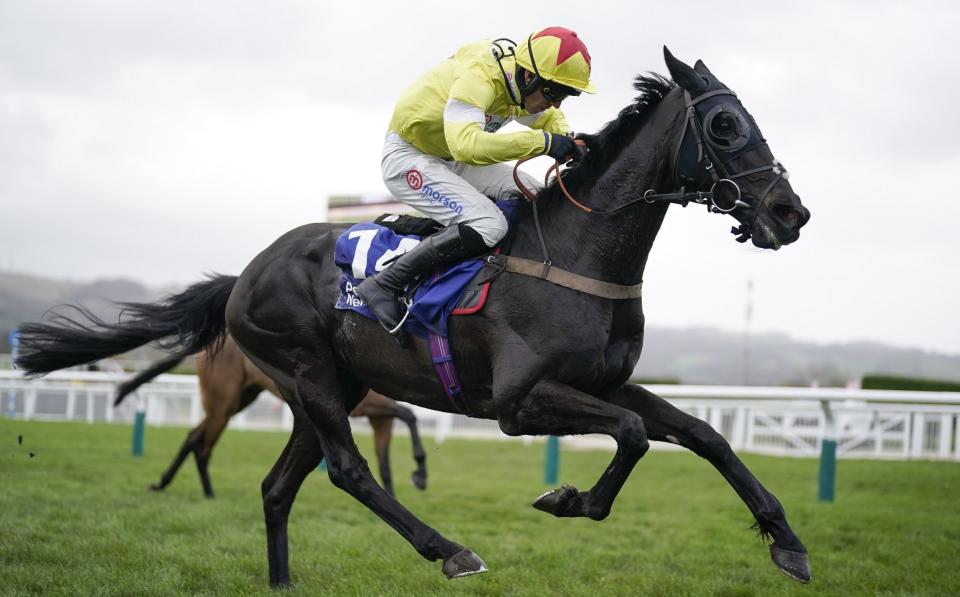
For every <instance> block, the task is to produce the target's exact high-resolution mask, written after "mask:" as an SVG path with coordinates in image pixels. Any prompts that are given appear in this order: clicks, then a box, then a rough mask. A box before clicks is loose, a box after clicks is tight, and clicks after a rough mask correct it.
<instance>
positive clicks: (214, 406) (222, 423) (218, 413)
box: [194, 385, 263, 498]
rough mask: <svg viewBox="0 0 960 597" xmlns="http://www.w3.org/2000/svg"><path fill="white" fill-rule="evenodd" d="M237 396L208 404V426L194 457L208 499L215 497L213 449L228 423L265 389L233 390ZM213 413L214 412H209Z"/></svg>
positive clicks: (211, 394)
mask: <svg viewBox="0 0 960 597" xmlns="http://www.w3.org/2000/svg"><path fill="white" fill-rule="evenodd" d="M233 390H234V391H235V392H236V395H235V396H234V395H232V394H231V395H228V396H226V398H227V400H220V401H219V402H212V401H211V402H208V404H207V408H208V413H207V418H206V421H205V423H206V425H205V429H204V433H203V443H202V445H200V446H199V447H198V449H197V450H196V451H194V457H195V459H196V461H197V472H198V473H199V474H200V484H201V485H202V486H203V494H204V495H205V496H207V497H208V498H212V497H214V493H213V483H212V482H211V481H210V471H209V467H210V458H211V457H212V456H213V447H214V446H215V445H216V444H217V440H219V439H220V436H221V435H223V432H224V430H225V429H226V428H227V423H229V422H230V419H232V418H233V417H234V415H236V414H237V413H239V412H240V411H242V410H243V409H245V408H247V407H248V406H250V403H251V402H253V401H254V400H256V398H257V396H259V395H260V392H262V391H263V389H262V388H261V387H260V386H255V385H254V386H249V387H247V388H244V389H243V390H242V391H240V390H236V389H233ZM217 395H219V394H216V393H214V391H213V390H207V391H206V392H205V396H207V397H211V396H212V397H216V396H217ZM209 411H213V412H209Z"/></svg>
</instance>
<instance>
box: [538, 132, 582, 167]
mask: <svg viewBox="0 0 960 597" xmlns="http://www.w3.org/2000/svg"><path fill="white" fill-rule="evenodd" d="M544 136H545V137H546V138H547V148H546V149H545V150H544V152H543V153H545V154H547V155H548V156H550V157H552V158H553V159H555V160H557V161H558V162H560V163H561V164H565V163H566V162H567V161H569V160H573V161H574V162H577V161H580V159H581V158H582V157H583V156H584V155H585V154H586V149H585V148H583V147H581V146H580V145H578V144H577V142H576V141H574V140H573V138H572V137H568V136H567V135H559V134H557V133H544Z"/></svg>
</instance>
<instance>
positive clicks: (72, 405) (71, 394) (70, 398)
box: [65, 384, 77, 421]
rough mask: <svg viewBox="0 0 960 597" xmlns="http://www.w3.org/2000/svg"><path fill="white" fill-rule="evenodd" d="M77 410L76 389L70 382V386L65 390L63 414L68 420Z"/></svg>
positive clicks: (71, 418)
mask: <svg viewBox="0 0 960 597" xmlns="http://www.w3.org/2000/svg"><path fill="white" fill-rule="evenodd" d="M76 410H77V390H76V388H74V387H73V384H70V388H69V389H68V390H67V408H66V413H65V416H66V417H67V420H68V421H72V420H73V415H74V414H76Z"/></svg>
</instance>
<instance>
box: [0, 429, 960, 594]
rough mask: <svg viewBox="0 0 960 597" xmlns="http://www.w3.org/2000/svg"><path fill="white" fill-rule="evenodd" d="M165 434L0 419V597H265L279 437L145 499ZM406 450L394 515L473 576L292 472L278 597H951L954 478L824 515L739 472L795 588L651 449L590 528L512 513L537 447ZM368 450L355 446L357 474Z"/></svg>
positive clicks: (681, 456) (244, 448) (866, 490)
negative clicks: (417, 475) (457, 548)
mask: <svg viewBox="0 0 960 597" xmlns="http://www.w3.org/2000/svg"><path fill="white" fill-rule="evenodd" d="M18 435H23V438H24V442H23V445H22V446H20V445H18V444H17V439H16V438H17V436H18ZM184 435H185V430H183V429H176V428H148V429H147V438H146V447H147V453H146V455H145V456H144V457H142V458H133V457H132V456H131V455H130V436H131V431H130V428H129V427H125V426H114V425H92V426H89V425H85V424H74V423H40V422H21V421H10V420H6V419H4V420H0V594H3V595H11V594H12V595H17V594H44V595H51V594H53V595H56V594H65V595H177V594H184V595H275V594H276V593H272V592H271V591H270V590H269V589H268V583H267V564H266V549H265V541H264V531H263V519H262V513H261V504H260V496H259V485H260V480H261V479H262V477H263V476H264V475H265V474H266V472H267V470H268V469H269V468H270V466H271V465H272V463H273V461H274V459H275V458H276V457H277V455H278V454H279V453H280V450H281V449H282V447H283V445H284V442H285V441H286V437H285V435H284V434H279V433H263V432H240V431H230V432H228V433H226V434H225V435H224V437H223V438H222V439H221V442H220V445H219V446H218V447H217V450H216V452H215V455H214V459H213V463H212V465H211V474H212V477H213V482H214V487H215V489H216V490H217V498H216V499H215V500H206V499H204V498H203V497H202V494H201V490H200V484H199V482H198V480H197V475H196V470H195V467H194V466H193V463H192V462H188V463H187V464H186V465H185V466H184V469H183V470H182V471H181V475H180V476H179V477H178V478H177V479H176V481H174V483H173V485H171V486H170V488H169V489H168V490H167V491H166V492H164V493H152V492H148V491H147V490H146V486H147V485H148V484H149V483H151V482H154V481H156V480H157V479H158V478H159V475H160V473H161V472H162V470H163V469H164V468H165V467H166V466H167V464H168V462H169V460H170V458H171V457H172V456H173V453H174V451H175V450H176V448H177V447H178V446H179V445H180V442H181V440H182V439H183V437H184ZM426 441H427V446H426V447H427V452H428V461H427V465H428V467H429V470H430V486H429V488H428V489H427V491H426V492H422V493H421V492H418V491H417V490H415V489H414V488H413V487H412V486H411V485H409V484H408V483H407V482H406V478H407V477H408V476H409V474H410V472H411V471H412V469H413V461H412V458H410V457H409V455H408V454H409V447H410V446H409V442H408V441H407V440H406V438H397V439H396V441H395V444H394V447H393V464H394V478H395V483H396V484H397V491H398V494H399V496H398V497H399V499H400V500H401V501H402V502H403V503H404V504H405V505H406V506H407V507H408V508H409V509H410V510H412V511H413V512H415V513H417V514H418V515H419V516H421V517H422V518H423V520H425V521H426V522H427V523H428V524H430V525H432V526H434V527H435V528H437V529H438V530H440V531H441V532H443V533H444V534H445V535H446V536H447V537H449V538H450V539H452V540H454V541H457V542H459V543H462V544H464V545H467V546H469V547H471V548H472V549H474V550H475V551H476V552H477V553H478V554H479V555H480V556H481V557H482V558H484V560H485V561H486V563H487V565H488V566H489V568H490V572H489V573H487V574H483V575H478V576H472V577H468V578H463V579H458V580H455V581H449V580H446V579H445V578H444V577H443V575H442V574H441V572H440V565H439V563H432V562H427V561H425V560H423V559H422V558H420V556H418V555H417V554H416V552H414V550H413V549H412V548H411V547H410V546H409V545H408V544H407V543H406V542H404V541H403V540H402V539H400V537H399V536H398V535H397V534H396V533H395V532H393V531H392V530H391V529H390V528H389V527H388V526H387V525H386V524H384V523H383V522H381V521H380V520H379V519H378V518H376V517H375V516H374V515H373V514H372V513H370V512H369V511H368V510H366V509H365V508H363V507H362V506H360V505H359V504H358V503H356V502H355V501H354V500H353V499H352V498H350V497H349V496H347V495H346V494H344V493H343V492H341V491H339V490H337V489H336V488H334V487H333V486H332V485H331V484H330V483H329V481H328V480H327V478H326V476H325V475H322V474H312V475H311V476H310V477H309V478H308V479H307V481H306V483H305V484H304V487H303V489H302V490H301V492H300V496H299V500H298V501H297V503H296V505H295V506H294V509H293V513H292V515H291V526H290V550H291V572H292V575H293V582H294V583H295V585H294V588H293V590H292V591H291V592H290V594H291V595H320V594H331V595H439V594H457V595H460V594H463V595H591V596H593V595H729V596H734V595H877V594H879V595H938V594H940V595H950V594H954V595H955V594H958V593H960V571H958V564H960V506H958V503H960V465H958V464H955V463H954V464H951V463H927V462H879V461H845V460H844V461H840V463H839V466H838V483H837V502H836V503H834V504H820V503H818V502H817V501H816V490H817V488H816V478H817V462H816V461H814V460H798V459H785V458H767V457H759V456H745V457H744V460H745V461H746V463H747V465H748V466H750V467H751V469H752V470H753V471H754V473H755V474H756V475H757V476H758V477H759V478H760V479H761V480H762V481H763V482H764V483H765V484H766V485H767V487H768V488H770V490H771V491H773V492H774V493H775V494H776V495H777V496H778V497H779V498H780V500H781V502H783V503H784V505H785V506H786V509H787V512H788V515H789V520H790V522H791V524H792V525H793V527H794V529H795V531H796V532H797V533H798V535H799V536H800V537H801V539H803V541H804V542H805V543H806V545H807V548H808V549H809V550H810V553H811V562H812V566H813V573H814V580H813V583H812V584H810V585H807V586H804V585H800V584H798V583H796V582H795V581H793V580H791V579H789V578H787V577H786V576H784V575H782V574H781V573H780V572H779V571H777V570H776V568H775V567H774V566H773V564H772V563H771V561H770V557H769V554H768V552H767V549H766V548H765V547H764V546H763V545H762V544H761V542H760V541H759V540H758V539H757V538H756V537H755V535H754V533H753V532H752V531H750V530H749V529H748V527H749V526H750V524H751V523H752V520H751V517H750V515H749V513H748V511H747V510H746V508H745V507H744V506H743V505H742V503H741V502H740V501H739V499H738V498H737V496H736V495H735V494H734V492H733V491H732V489H730V487H729V486H727V485H726V483H725V482H724V481H723V479H722V478H721V477H720V475H719V474H717V473H716V472H715V471H714V470H713V469H712V468H711V467H710V466H709V465H708V464H706V463H705V462H704V461H702V460H700V459H698V458H696V457H695V456H692V455H689V454H686V453H679V452H670V451H663V450H660V451H658V450H657V449H656V446H655V447H654V449H653V450H652V451H651V452H650V453H649V454H648V455H647V456H646V457H645V458H644V459H643V460H642V461H641V463H640V464H639V465H638V466H637V468H636V470H635V471H634V473H633V475H632V477H631V479H630V481H629V482H628V483H627V485H626V487H625V488H624V490H623V492H622V493H621V495H620V497H619V499H618V501H617V504H616V505H615V506H614V509H613V513H612V514H611V515H610V517H609V518H608V519H607V520H605V521H603V522H599V523H597V522H593V521H590V520H581V519H555V518H553V517H551V516H548V515H546V514H544V513H542V512H538V511H536V510H534V509H533V508H531V507H530V503H531V502H532V501H533V499H534V498H535V497H536V496H537V495H539V494H540V493H541V492H542V491H544V489H545V487H544V485H543V482H542V474H543V454H544V451H543V444H534V445H532V446H523V445H522V444H520V443H517V442H471V441H455V440H451V441H448V442H446V443H445V444H443V445H442V446H438V445H436V444H434V443H433V441H432V440H431V439H427V440H426ZM371 443H372V442H371V440H370V438H369V437H365V436H362V437H359V438H358V444H359V445H360V447H361V449H362V450H363V451H364V453H365V454H366V456H367V458H368V459H371V454H370V451H371ZM29 452H33V453H35V457H34V458H30V457H29V454H28V453H29ZM609 459H610V454H609V453H606V452H600V451H591V452H575V451H568V450H564V451H563V453H562V457H561V480H562V481H563V482H568V483H573V484H576V485H577V486H579V487H581V488H587V487H589V486H590V485H591V484H592V483H593V481H594V480H595V479H596V477H597V476H598V475H599V474H600V472H601V471H602V470H603V468H604V466H606V465H607V464H608V462H609ZM371 460H372V459H371Z"/></svg>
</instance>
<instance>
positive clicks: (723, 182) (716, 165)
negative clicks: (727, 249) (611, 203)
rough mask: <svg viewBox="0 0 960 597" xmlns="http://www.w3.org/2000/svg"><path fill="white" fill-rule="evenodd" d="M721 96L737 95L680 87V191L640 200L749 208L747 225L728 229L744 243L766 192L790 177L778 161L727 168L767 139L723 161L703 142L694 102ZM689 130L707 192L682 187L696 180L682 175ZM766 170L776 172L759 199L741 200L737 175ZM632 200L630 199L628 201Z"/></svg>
mask: <svg viewBox="0 0 960 597" xmlns="http://www.w3.org/2000/svg"><path fill="white" fill-rule="evenodd" d="M720 95H730V96H733V97H737V94H736V93H734V92H733V91H730V90H729V89H715V90H713V91H708V92H707V93H704V94H702V95H700V96H698V97H697V99H693V98H692V97H691V96H690V92H689V91H687V90H686V89H684V90H683V97H684V101H685V102H686V114H687V116H686V122H685V123H684V126H683V131H682V132H681V133H680V139H679V141H677V149H676V151H675V152H674V157H673V164H674V167H673V183H674V188H675V189H679V190H678V191H675V192H673V193H657V192H656V191H655V190H654V189H648V190H647V191H646V192H644V194H643V197H642V199H643V200H644V201H645V202H647V203H654V202H657V201H666V202H668V203H677V204H679V205H681V206H683V207H686V206H687V204H689V203H698V204H701V205H706V206H707V208H708V209H709V210H710V211H711V212H713V213H724V214H725V213H730V212H732V211H733V210H735V209H737V208H738V207H739V208H744V209H749V210H751V211H750V213H749V214H748V217H747V218H746V219H747V220H748V221H749V222H750V224H749V225H747V224H741V225H740V226H735V227H733V228H732V229H731V232H732V233H733V234H736V235H738V236H737V242H741V243H743V242H746V241H747V240H748V239H749V238H750V236H751V230H752V228H753V225H754V224H755V223H756V220H757V217H758V216H759V215H760V206H761V205H763V201H764V200H765V199H766V197H767V195H768V194H769V193H770V191H771V190H773V187H775V186H776V185H777V183H779V182H780V181H781V180H786V179H787V178H789V177H790V174H789V173H788V172H787V170H786V169H785V168H784V167H783V166H782V165H781V164H780V162H778V161H777V160H773V162H772V163H770V164H769V165H766V166H760V167H759V168H752V169H750V170H744V171H743V172H736V173H731V172H729V171H728V169H727V167H726V166H727V164H729V163H730V162H731V161H732V160H734V159H735V158H738V157H741V156H743V155H746V154H747V153H750V152H752V151H756V150H757V149H759V148H760V147H762V146H764V145H766V141H764V142H762V143H760V144H759V145H755V146H753V147H751V148H749V149H748V150H747V151H745V152H740V153H736V154H734V155H732V156H731V157H730V158H729V159H728V160H727V161H726V162H724V161H722V160H720V159H719V156H718V155H717V154H716V152H715V151H714V148H713V147H712V146H711V144H710V143H704V131H703V122H702V121H701V120H700V118H698V116H697V104H699V103H700V102H702V101H704V100H706V99H710V98H712V97H716V96H720ZM688 131H689V132H690V134H691V135H693V139H694V141H695V142H696V144H697V161H696V163H695V164H694V166H695V167H699V168H701V169H702V170H703V171H705V172H706V173H707V174H709V175H710V178H711V179H712V180H713V184H712V185H711V186H710V190H709V191H693V192H688V191H687V190H686V188H685V185H684V180H695V179H693V178H692V177H690V176H685V175H684V174H683V172H684V171H685V169H684V164H682V159H683V156H682V155H681V153H682V149H683V142H684V140H685V139H686V136H687V132H688ZM768 170H770V171H773V173H774V174H776V177H774V179H773V180H772V181H771V182H770V184H768V185H767V187H766V188H765V189H764V190H763V193H761V194H760V198H759V199H758V200H757V202H756V203H755V204H754V205H753V206H751V205H750V204H749V203H747V202H745V201H743V199H742V193H741V191H740V185H739V184H737V182H736V180H737V179H738V178H743V177H745V176H750V175H751V174H759V173H760V172H766V171H768ZM701 178H702V177H701ZM631 203H633V202H632V201H631ZM624 207H626V206H624Z"/></svg>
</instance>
